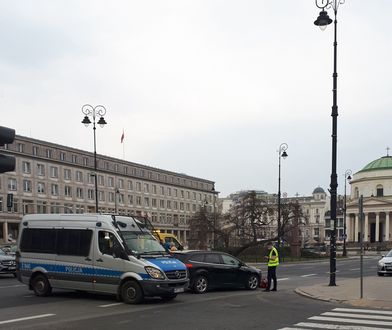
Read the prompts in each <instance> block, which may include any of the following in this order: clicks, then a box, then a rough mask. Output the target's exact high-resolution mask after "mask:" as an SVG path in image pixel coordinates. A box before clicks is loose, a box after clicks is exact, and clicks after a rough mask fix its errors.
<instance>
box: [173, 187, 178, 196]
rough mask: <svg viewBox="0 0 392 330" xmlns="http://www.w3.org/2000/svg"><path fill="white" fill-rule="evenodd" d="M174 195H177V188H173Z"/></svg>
mask: <svg viewBox="0 0 392 330" xmlns="http://www.w3.org/2000/svg"><path fill="white" fill-rule="evenodd" d="M173 193H174V197H178V191H177V189H173Z"/></svg>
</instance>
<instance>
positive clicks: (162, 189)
mask: <svg viewBox="0 0 392 330" xmlns="http://www.w3.org/2000/svg"><path fill="white" fill-rule="evenodd" d="M160 189H161V195H162V196H164V195H165V187H164V186H161V187H160Z"/></svg>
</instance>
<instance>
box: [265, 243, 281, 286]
mask: <svg viewBox="0 0 392 330" xmlns="http://www.w3.org/2000/svg"><path fill="white" fill-rule="evenodd" d="M267 249H268V256H266V257H265V258H266V259H267V266H268V277H267V278H268V286H267V288H266V289H265V290H264V291H276V290H277V288H278V280H277V279H276V267H278V265H279V253H278V250H277V249H276V248H275V246H274V244H273V243H272V242H268V243H267ZM272 281H273V282H274V286H273V288H272V289H271V282H272Z"/></svg>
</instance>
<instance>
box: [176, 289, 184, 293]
mask: <svg viewBox="0 0 392 330" xmlns="http://www.w3.org/2000/svg"><path fill="white" fill-rule="evenodd" d="M180 292H184V288H174V293H180Z"/></svg>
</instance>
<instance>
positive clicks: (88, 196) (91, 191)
mask: <svg viewBox="0 0 392 330" xmlns="http://www.w3.org/2000/svg"><path fill="white" fill-rule="evenodd" d="M87 198H88V199H89V200H93V199H94V190H93V189H89V190H87Z"/></svg>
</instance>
